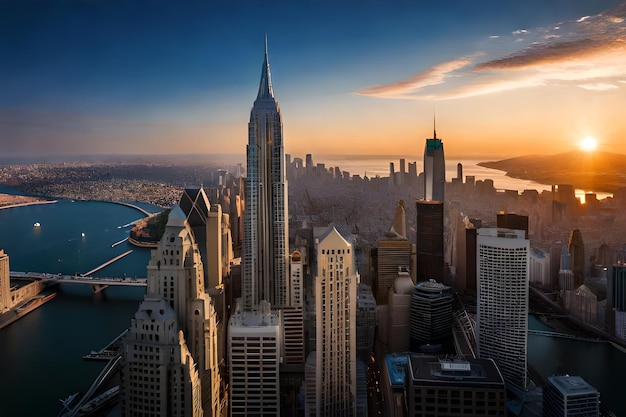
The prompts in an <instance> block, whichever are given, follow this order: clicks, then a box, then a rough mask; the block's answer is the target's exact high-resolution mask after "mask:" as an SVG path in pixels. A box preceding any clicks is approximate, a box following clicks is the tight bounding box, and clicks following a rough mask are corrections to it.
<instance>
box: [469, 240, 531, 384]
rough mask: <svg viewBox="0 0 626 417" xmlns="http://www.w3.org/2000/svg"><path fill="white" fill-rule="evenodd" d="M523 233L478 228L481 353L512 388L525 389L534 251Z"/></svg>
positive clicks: (477, 323) (480, 355)
mask: <svg viewBox="0 0 626 417" xmlns="http://www.w3.org/2000/svg"><path fill="white" fill-rule="evenodd" d="M524 235H525V233H524V231H523V230H512V229H498V228H492V229H489V228H482V229H478V236H477V245H478V254H477V271H478V300H477V320H476V325H477V326H476V333H477V350H478V356H479V357H481V358H491V359H494V360H495V361H496V364H497V365H498V368H499V369H500V371H501V372H502V375H503V376H504V380H505V381H506V383H507V388H509V389H513V390H517V391H522V392H523V391H525V390H526V374H527V369H526V350H527V341H528V278H529V251H530V246H529V242H528V240H527V239H525V238H524Z"/></svg>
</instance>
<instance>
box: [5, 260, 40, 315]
mask: <svg viewBox="0 0 626 417" xmlns="http://www.w3.org/2000/svg"><path fill="white" fill-rule="evenodd" d="M45 287H46V284H45V282H44V281H42V280H34V281H30V280H28V281H25V282H24V281H23V280H18V281H14V282H11V270H10V267H9V255H8V254H7V253H6V252H4V249H0V314H2V313H6V312H8V311H9V310H11V309H12V308H15V307H17V308H19V307H20V306H21V305H23V304H24V303H26V302H27V301H28V300H31V299H32V298H33V297H35V296H36V295H37V294H39V293H40V292H41V291H43V290H44V288H45ZM9 314H11V315H13V313H9ZM10 322H11V321H8V322H7V321H4V323H5V325H6V323H10Z"/></svg>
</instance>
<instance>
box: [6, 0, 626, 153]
mask: <svg viewBox="0 0 626 417" xmlns="http://www.w3.org/2000/svg"><path fill="white" fill-rule="evenodd" d="M509 3H510V4H509ZM625 19H626V2H622V1H609V0H548V1H540V0H529V1H525V2H515V3H513V2H501V1H496V0H481V1H477V2H472V3H467V2H463V1H461V0H455V1H448V2H416V1H400V2H391V3H389V2H382V1H381V2H378V1H345V0H344V1H342V0H340V1H336V2H331V1H327V0H322V1H316V2H309V3H305V4H299V3H295V2H288V1H269V2H253V1H234V2H212V1H209V2H201V1H184V2H173V1H147V0H146V1H117V0H111V1H106V2H104V1H93V0H83V1H75V0H68V1H52V0H50V1H29V0H4V1H0V56H2V64H1V65H0V149H1V154H2V156H3V157H6V156H38V155H68V154H112V153H118V154H155V153H156V154H172V153H192V152H198V153H220V154H221V153H237V154H244V153H245V146H246V143H247V123H248V118H249V114H250V108H251V103H252V101H253V100H254V98H255V97H256V93H257V89H258V83H259V74H260V70H261V66H262V64H263V51H264V46H263V43H264V36H265V35H266V34H267V38H268V47H269V61H270V65H271V71H272V82H273V87H274V93H275V95H276V98H277V100H278V101H279V102H280V105H281V113H282V116H283V124H284V142H285V152H286V153H289V154H292V155H294V156H303V155H304V154H305V153H313V154H358V155H363V154H371V155H383V154H384V155H419V154H421V153H422V152H423V147H424V140H425V139H426V138H430V137H432V133H433V117H435V116H436V123H437V137H439V138H441V139H442V140H443V142H444V146H445V152H446V158H448V157H450V158H457V159H458V158H490V159H494V158H507V157H515V156H520V155H527V154H557V153H563V152H568V151H571V150H576V149H578V147H579V145H580V144H581V143H582V142H583V141H584V140H585V138H587V137H595V138H596V139H597V141H598V150H601V151H612V152H618V153H624V152H623V151H622V149H621V148H622V145H623V143H624V134H625V133H626V118H624V117H623V109H624V108H625V106H626V93H625V91H624V90H625V89H626V22H625V21H624V20H625Z"/></svg>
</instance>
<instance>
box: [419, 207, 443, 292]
mask: <svg viewBox="0 0 626 417" xmlns="http://www.w3.org/2000/svg"><path fill="white" fill-rule="evenodd" d="M415 211H416V213H417V222H416V237H417V239H416V243H415V248H416V252H417V274H416V276H417V281H427V280H429V279H434V280H435V281H439V282H443V281H444V260H443V251H444V229H443V217H444V214H443V212H444V205H443V201H427V200H418V201H417V202H416V203H415Z"/></svg>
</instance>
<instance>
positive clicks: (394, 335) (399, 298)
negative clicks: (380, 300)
mask: <svg viewBox="0 0 626 417" xmlns="http://www.w3.org/2000/svg"><path fill="white" fill-rule="evenodd" d="M412 294H413V281H412V280H411V277H410V276H409V273H408V272H406V271H400V272H398V275H397V276H396V279H395V281H394V282H393V287H391V290H390V291H389V293H388V300H389V301H388V302H387V317H386V326H385V327H386V328H385V333H386V334H387V340H386V345H387V349H388V351H389V352H406V351H408V350H409V341H410V337H409V334H410V328H411V295H412ZM381 333H382V332H381Z"/></svg>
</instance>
